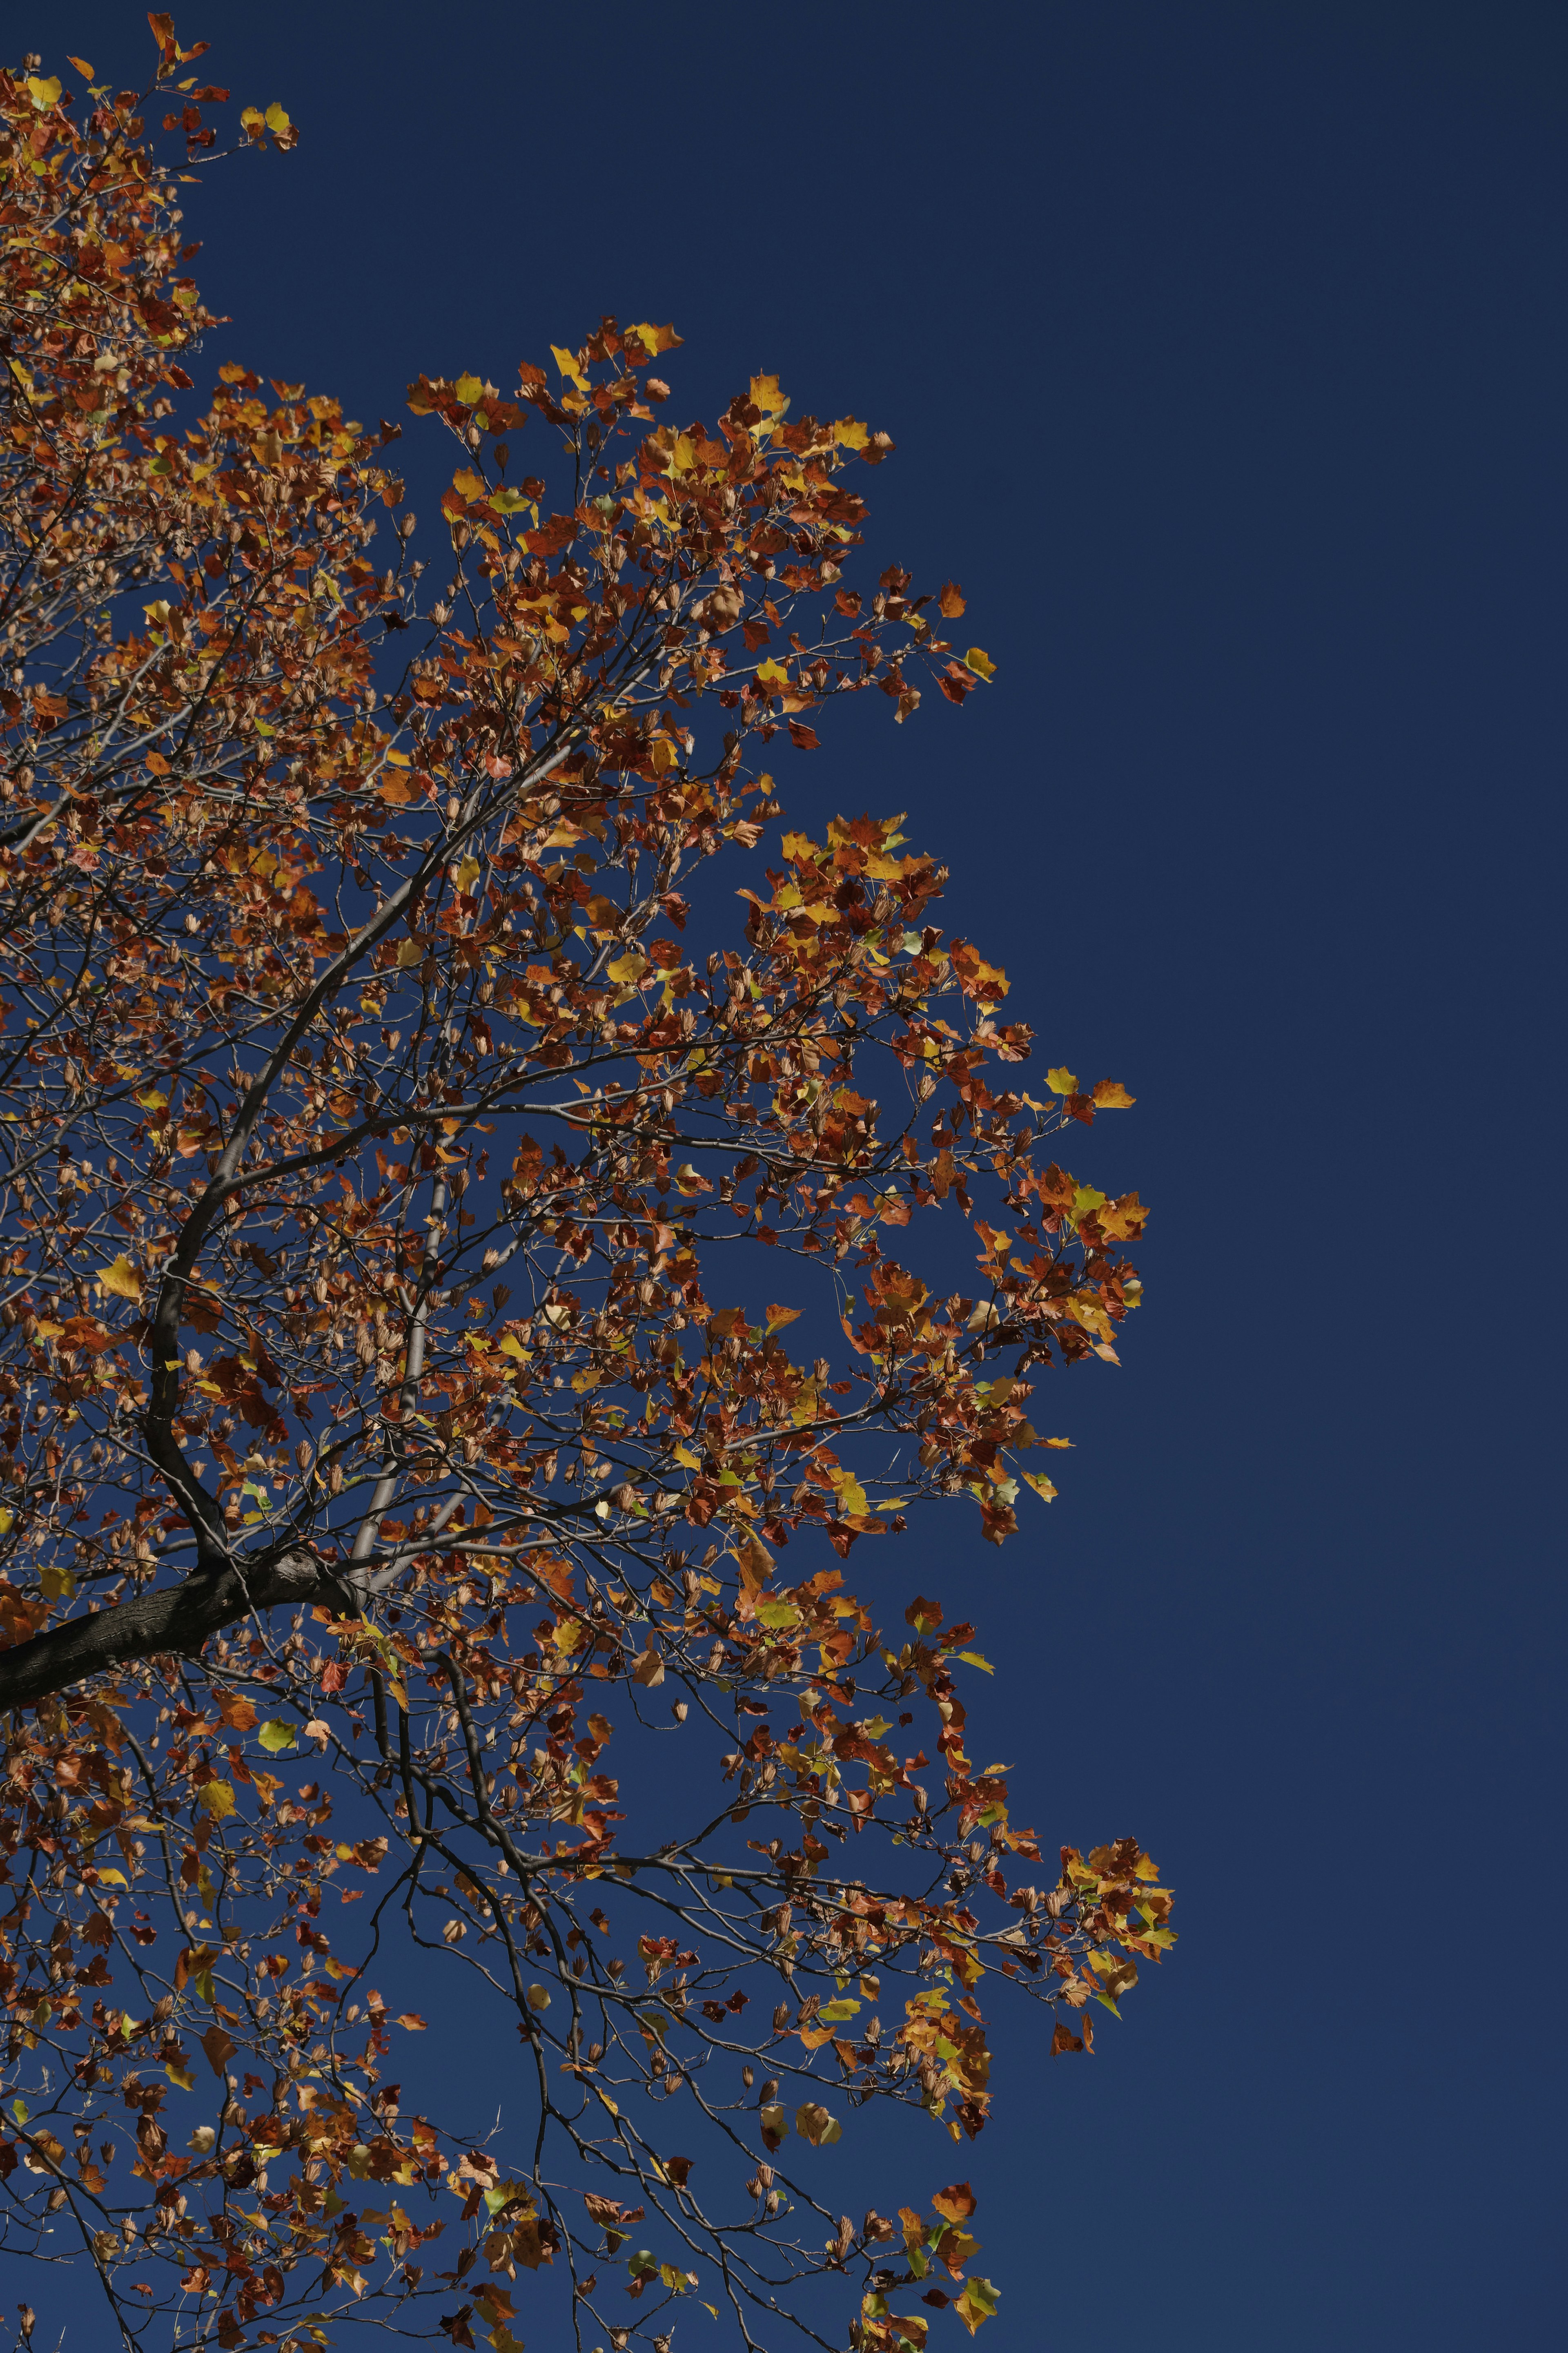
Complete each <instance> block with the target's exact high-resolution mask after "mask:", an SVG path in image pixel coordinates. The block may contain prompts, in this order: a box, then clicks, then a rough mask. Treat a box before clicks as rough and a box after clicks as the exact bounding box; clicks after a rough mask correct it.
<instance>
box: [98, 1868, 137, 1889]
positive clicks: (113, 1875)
mask: <svg viewBox="0 0 1568 2353" xmlns="http://www.w3.org/2000/svg"><path fill="white" fill-rule="evenodd" d="M98 1878H99V1884H100V1886H101V1887H129V1886H130V1884H131V1883H130V1881H129V1880H128V1879H127V1878H126V1876H125V1873H123V1872H122V1871H100V1873H99V1874H98Z"/></svg>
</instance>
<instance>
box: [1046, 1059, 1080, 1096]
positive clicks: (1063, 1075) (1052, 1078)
mask: <svg viewBox="0 0 1568 2353" xmlns="http://www.w3.org/2000/svg"><path fill="white" fill-rule="evenodd" d="M1046 1084H1047V1086H1048V1087H1049V1089H1050V1091H1051V1092H1052V1094H1054V1095H1076V1094H1077V1092H1078V1081H1077V1080H1076V1079H1075V1078H1074V1076H1073V1074H1072V1072H1071V1071H1069V1070H1068V1068H1067V1066H1066V1064H1065V1063H1059V1062H1058V1065H1057V1067H1056V1069H1055V1070H1054V1071H1047V1072H1046Z"/></svg>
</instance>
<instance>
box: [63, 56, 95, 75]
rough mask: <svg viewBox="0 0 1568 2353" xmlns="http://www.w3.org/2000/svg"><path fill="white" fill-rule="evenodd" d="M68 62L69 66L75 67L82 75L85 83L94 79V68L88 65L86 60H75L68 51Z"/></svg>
mask: <svg viewBox="0 0 1568 2353" xmlns="http://www.w3.org/2000/svg"><path fill="white" fill-rule="evenodd" d="M66 62H67V64H68V65H73V66H75V68H76V69H77V71H78V73H79V74H80V76H81V78H82V79H83V80H84V81H90V80H91V79H92V68H91V67H90V66H89V64H88V61H87V59H86V58H73V57H72V56H71V53H70V51H69V50H67V51H66Z"/></svg>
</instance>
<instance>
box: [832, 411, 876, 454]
mask: <svg viewBox="0 0 1568 2353" xmlns="http://www.w3.org/2000/svg"><path fill="white" fill-rule="evenodd" d="M833 438H834V439H835V440H836V441H837V444H838V446H839V448H841V449H863V448H865V447H866V444H867V442H868V440H869V439H870V438H871V436H870V434H869V432H868V430H867V428H866V427H865V426H864V425H858V424H857V423H856V421H855V419H854V418H853V417H840V418H839V420H838V422H837V425H836V426H835V427H834V428H833Z"/></svg>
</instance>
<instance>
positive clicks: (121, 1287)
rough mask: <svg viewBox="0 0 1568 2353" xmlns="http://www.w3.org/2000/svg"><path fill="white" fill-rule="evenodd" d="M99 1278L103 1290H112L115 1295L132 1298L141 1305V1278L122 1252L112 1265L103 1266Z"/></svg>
mask: <svg viewBox="0 0 1568 2353" xmlns="http://www.w3.org/2000/svg"><path fill="white" fill-rule="evenodd" d="M99 1280H100V1282H101V1283H102V1285H103V1287H104V1289H105V1291H112V1292H113V1293H115V1294H116V1295H117V1297H119V1298H121V1299H132V1300H134V1301H135V1302H136V1303H137V1305H138V1306H140V1305H141V1303H142V1278H141V1276H140V1275H139V1274H138V1273H137V1271H136V1269H135V1268H134V1267H133V1266H132V1263H131V1261H130V1260H129V1259H128V1258H126V1257H125V1256H124V1255H123V1253H122V1254H121V1256H120V1257H119V1258H117V1259H116V1260H115V1261H114V1263H113V1264H112V1266H106V1267H105V1268H104V1270H103V1272H102V1274H101V1275H100V1278H99Z"/></svg>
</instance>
